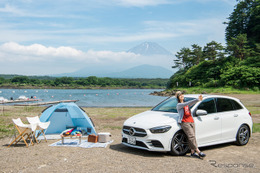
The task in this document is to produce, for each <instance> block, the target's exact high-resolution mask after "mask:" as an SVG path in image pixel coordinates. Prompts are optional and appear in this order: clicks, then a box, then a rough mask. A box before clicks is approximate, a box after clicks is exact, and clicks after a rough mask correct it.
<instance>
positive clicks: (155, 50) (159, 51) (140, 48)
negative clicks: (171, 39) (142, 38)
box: [127, 42, 172, 55]
mask: <svg viewBox="0 0 260 173" xmlns="http://www.w3.org/2000/svg"><path fill="white" fill-rule="evenodd" d="M127 52H132V53H135V54H140V55H172V53H171V52H169V51H168V50H166V49H164V48H163V47H161V46H160V45H158V44H157V43H154V42H144V43H141V44H140V45H137V46H135V47H133V48H131V49H129V50H128V51H127Z"/></svg>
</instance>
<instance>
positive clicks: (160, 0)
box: [114, 0, 172, 7]
mask: <svg viewBox="0 0 260 173" xmlns="http://www.w3.org/2000/svg"><path fill="white" fill-rule="evenodd" d="M114 2H115V3H116V4H118V5H121V6H135V7H144V6H156V5H162V4H171V3H172V1H170V0H114Z"/></svg>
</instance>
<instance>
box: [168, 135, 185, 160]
mask: <svg viewBox="0 0 260 173" xmlns="http://www.w3.org/2000/svg"><path fill="white" fill-rule="evenodd" d="M188 150H189V143H188V138H187V136H186V135H185V133H184V132H183V131H178V132H177V133H175V135H174V136H173V138H172V144H171V151H170V153H171V154H172V155H174V156H183V155H185V154H186V153H187V152H188Z"/></svg>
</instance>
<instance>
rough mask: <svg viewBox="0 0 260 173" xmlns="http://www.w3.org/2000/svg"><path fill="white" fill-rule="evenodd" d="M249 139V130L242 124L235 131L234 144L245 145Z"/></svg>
mask: <svg viewBox="0 0 260 173" xmlns="http://www.w3.org/2000/svg"><path fill="white" fill-rule="evenodd" d="M249 138H250V130H249V128H248V126H247V125H245V124H243V125H242V126H240V127H239V129H238V131H237V137H236V144H237V145H240V146H242V145H246V144H247V143H248V141H249Z"/></svg>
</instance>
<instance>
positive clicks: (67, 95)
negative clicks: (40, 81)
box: [0, 89, 166, 107]
mask: <svg viewBox="0 0 260 173" xmlns="http://www.w3.org/2000/svg"><path fill="white" fill-rule="evenodd" d="M154 91H161V90H160V89H113V90H88V89H47V90H45V89H0V97H4V98H6V99H10V98H11V97H13V99H17V98H18V97H19V96H22V95H24V96H26V97H28V98H31V97H32V96H33V97H36V98H37V99H43V101H42V102H48V101H58V100H79V101H78V102H77V104H78V105H79V106H83V107H143V106H149V107H152V106H155V105H157V104H158V103H159V102H161V101H162V100H164V99H166V97H160V96H152V95H149V94H150V93H152V92H154Z"/></svg>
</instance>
